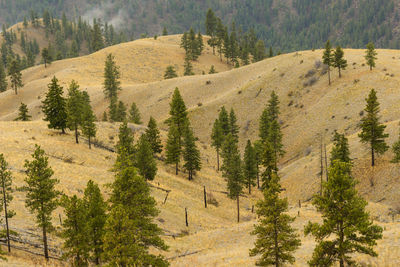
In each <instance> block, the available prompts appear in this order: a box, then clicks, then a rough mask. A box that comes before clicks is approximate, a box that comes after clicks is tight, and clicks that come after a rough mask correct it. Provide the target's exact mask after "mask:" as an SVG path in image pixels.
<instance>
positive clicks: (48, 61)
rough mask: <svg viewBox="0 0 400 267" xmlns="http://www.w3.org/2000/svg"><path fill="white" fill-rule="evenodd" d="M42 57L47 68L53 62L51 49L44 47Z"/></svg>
mask: <svg viewBox="0 0 400 267" xmlns="http://www.w3.org/2000/svg"><path fill="white" fill-rule="evenodd" d="M42 59H43V63H44V67H45V68H47V64H51V61H52V57H51V55H50V53H49V49H47V48H43V49H42Z"/></svg>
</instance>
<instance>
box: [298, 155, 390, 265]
mask: <svg viewBox="0 0 400 267" xmlns="http://www.w3.org/2000/svg"><path fill="white" fill-rule="evenodd" d="M356 183H357V182H356V181H355V180H354V178H353V177H352V176H351V164H349V163H346V162H340V161H338V160H336V161H334V162H333V163H332V164H331V166H330V168H329V180H328V181H327V182H325V183H323V192H322V194H321V195H320V194H318V195H315V196H314V200H313V204H314V205H315V206H316V207H317V210H318V211H319V212H321V214H322V218H323V223H322V224H319V223H311V222H309V223H308V225H307V226H306V227H305V231H304V232H305V234H306V235H308V234H312V235H313V236H314V237H315V239H316V241H317V246H316V248H315V249H314V253H313V257H312V259H311V260H310V261H309V264H310V266H333V265H334V264H335V262H339V264H340V266H341V267H343V266H345V264H346V265H348V266H353V265H355V261H354V260H353V259H352V258H351V254H353V253H362V254H367V255H370V256H374V257H376V256H377V254H376V252H375V251H374V250H373V247H374V246H375V245H376V240H377V239H381V238H382V228H381V227H379V226H377V225H373V223H372V220H371V219H370V216H369V214H368V212H366V211H365V207H366V206H367V204H368V203H367V202H366V201H365V200H364V199H362V198H361V197H360V196H359V195H358V192H357V190H356V189H355V185H356Z"/></svg>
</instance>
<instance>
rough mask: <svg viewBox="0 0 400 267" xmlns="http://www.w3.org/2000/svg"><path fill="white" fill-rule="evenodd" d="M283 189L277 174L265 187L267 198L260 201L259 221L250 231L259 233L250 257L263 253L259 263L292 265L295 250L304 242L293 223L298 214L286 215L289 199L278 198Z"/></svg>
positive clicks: (265, 196) (259, 264)
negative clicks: (294, 215) (295, 215)
mask: <svg viewBox="0 0 400 267" xmlns="http://www.w3.org/2000/svg"><path fill="white" fill-rule="evenodd" d="M280 192H281V186H280V184H279V177H278V175H276V174H274V175H273V176H272V179H271V181H270V182H269V183H268V186H267V187H265V189H264V199H263V200H260V201H259V202H258V203H257V215H258V217H259V220H258V222H259V224H258V225H255V227H254V230H253V231H252V232H251V234H252V235H256V236H257V240H256V242H255V243H254V245H255V247H254V248H253V249H251V250H250V256H252V257H253V256H257V255H261V257H260V258H259V259H258V260H257V261H256V265H257V266H269V265H273V266H276V267H279V266H283V265H284V264H285V263H290V264H293V263H294V262H295V257H294V256H293V253H294V251H295V250H297V249H298V248H299V247H300V245H301V242H300V239H299V235H298V234H296V233H295V230H294V229H293V228H292V227H291V225H290V224H291V223H293V222H294V220H295V217H290V216H289V215H288V214H286V213H287V212H288V201H287V199H281V198H279V193H280Z"/></svg>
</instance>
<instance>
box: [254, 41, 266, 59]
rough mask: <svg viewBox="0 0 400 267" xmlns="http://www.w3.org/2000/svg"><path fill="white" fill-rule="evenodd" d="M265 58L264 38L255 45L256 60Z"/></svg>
mask: <svg viewBox="0 0 400 267" xmlns="http://www.w3.org/2000/svg"><path fill="white" fill-rule="evenodd" d="M264 58H265V44H264V41H263V40H258V41H257V43H256V47H255V54H254V57H253V61H254V62H258V61H261V60H263V59H264Z"/></svg>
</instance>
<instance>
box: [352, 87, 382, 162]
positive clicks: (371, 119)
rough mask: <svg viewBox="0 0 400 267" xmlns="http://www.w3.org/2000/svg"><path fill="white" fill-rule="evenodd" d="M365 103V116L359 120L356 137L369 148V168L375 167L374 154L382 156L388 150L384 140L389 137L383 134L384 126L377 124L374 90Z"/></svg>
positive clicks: (376, 102) (377, 116)
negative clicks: (359, 130) (359, 131)
mask: <svg viewBox="0 0 400 267" xmlns="http://www.w3.org/2000/svg"><path fill="white" fill-rule="evenodd" d="M365 101H366V102H367V106H366V107H365V109H364V111H365V113H366V114H365V115H364V116H363V118H362V119H361V123H360V129H361V133H359V134H358V137H360V140H361V142H362V143H364V144H368V145H369V146H370V150H371V166H375V153H377V154H380V155H382V154H384V153H385V152H386V151H387V150H388V148H389V147H388V145H387V144H386V142H385V138H387V137H388V136H389V135H388V134H385V128H386V126H385V125H384V124H381V123H380V122H379V119H380V116H379V111H380V109H379V102H378V98H377V96H376V91H375V90H374V89H372V90H371V91H370V93H369V95H368V98H367V99H365Z"/></svg>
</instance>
